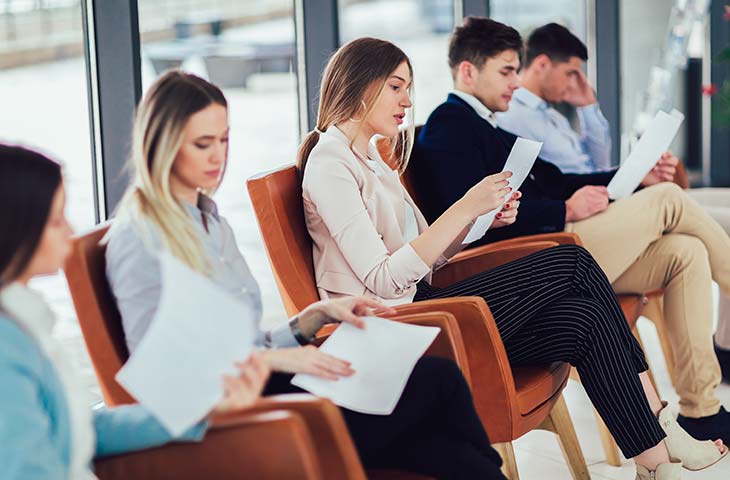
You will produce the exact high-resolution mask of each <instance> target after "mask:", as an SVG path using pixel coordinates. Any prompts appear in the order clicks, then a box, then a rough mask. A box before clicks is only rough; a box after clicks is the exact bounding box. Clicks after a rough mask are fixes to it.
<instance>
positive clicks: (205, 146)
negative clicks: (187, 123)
mask: <svg viewBox="0 0 730 480" xmlns="http://www.w3.org/2000/svg"><path fill="white" fill-rule="evenodd" d="M195 146H196V147H198V148H199V149H201V150H205V149H206V148H208V147H210V144H209V143H195Z"/></svg>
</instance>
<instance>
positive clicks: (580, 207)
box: [565, 185, 608, 222]
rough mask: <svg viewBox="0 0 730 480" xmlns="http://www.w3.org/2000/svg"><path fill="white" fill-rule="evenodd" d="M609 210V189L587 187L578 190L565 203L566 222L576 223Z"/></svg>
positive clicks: (593, 186)
mask: <svg viewBox="0 0 730 480" xmlns="http://www.w3.org/2000/svg"><path fill="white" fill-rule="evenodd" d="M607 208H608V189H607V188H606V187H601V186H595V185H587V186H585V187H582V188H580V189H579V190H577V191H576V192H575V193H574V194H573V195H572V196H571V197H570V198H569V199H568V200H566V201H565V221H566V222H576V221H578V220H583V219H585V218H588V217H592V216H593V215H595V214H597V213H600V212H602V211H604V210H605V209H607Z"/></svg>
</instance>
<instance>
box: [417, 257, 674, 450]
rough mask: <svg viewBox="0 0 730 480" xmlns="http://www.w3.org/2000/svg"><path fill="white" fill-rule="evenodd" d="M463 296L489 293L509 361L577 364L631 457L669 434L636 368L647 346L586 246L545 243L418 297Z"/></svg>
mask: <svg viewBox="0 0 730 480" xmlns="http://www.w3.org/2000/svg"><path fill="white" fill-rule="evenodd" d="M458 296H478V297H482V298H484V300H486V302H487V303H488V304H489V308H490V310H491V311H492V315H493V316H494V320H495V322H496V324H497V328H498V329H499V332H500V335H501V337H502V341H503V342H504V346H505V350H506V351H507V356H508V357H509V361H510V364H511V365H513V366H529V365H532V366H535V365H547V364H550V363H552V362H555V361H563V362H569V363H570V364H571V365H573V366H574V367H576V369H577V370H578V372H579V373H580V377H581V381H582V383H583V386H584V387H585V390H586V392H587V393H588V396H589V397H590V399H591V401H592V402H593V405H594V406H595V408H596V410H597V411H598V413H599V414H600V415H601V417H602V418H603V420H604V422H605V423H606V426H607V427H608V429H609V430H610V431H611V433H612V434H613V436H614V438H615V439H616V443H617V444H618V446H619V448H621V451H622V452H623V453H624V455H625V456H626V458H631V457H635V456H636V455H638V454H640V453H641V452H643V451H645V450H647V449H649V448H651V447H653V446H655V445H657V444H658V443H659V442H660V441H661V440H662V439H663V438H664V437H665V434H664V431H663V429H662V428H661V426H660V425H659V422H658V421H657V419H656V417H655V416H654V414H653V412H652V411H651V408H650V407H649V403H648V401H647V399H646V395H645V394H644V391H643V388H642V385H641V380H640V379H639V376H638V374H639V373H641V372H644V371H646V370H647V369H648V365H647V363H646V360H645V358H644V353H643V351H642V350H641V347H640V346H639V344H638V342H637V341H636V339H635V338H634V336H633V335H632V334H631V331H630V330H629V328H628V324H627V323H626V318H625V317H624V315H623V312H622V311H621V307H620V306H619V304H618V301H617V300H616V295H615V294H614V291H613V288H612V287H611V284H610V283H609V281H608V279H607V278H606V275H605V274H604V273H603V271H602V270H601V267H600V266H599V265H598V264H597V263H596V261H595V260H594V259H593V257H592V256H591V254H590V253H588V251H587V250H585V249H584V248H582V247H579V246H575V245H565V246H559V247H554V248H550V249H547V250H542V251H540V252H537V253H534V254H532V255H529V256H527V257H525V258H522V259H519V260H516V261H514V262H510V263H507V264H505V265H502V266H500V267H497V268H495V269H492V270H489V271H487V272H483V273H480V274H478V275H475V276H473V277H471V278H468V279H466V280H463V281H461V282H459V283H456V284H454V285H451V286H449V287H446V288H436V287H433V286H431V285H429V284H428V283H427V282H425V281H421V282H419V283H418V291H417V293H416V296H415V298H414V301H419V300H428V299H433V298H447V297H458Z"/></svg>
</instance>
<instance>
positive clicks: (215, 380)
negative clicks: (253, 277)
mask: <svg viewBox="0 0 730 480" xmlns="http://www.w3.org/2000/svg"><path fill="white" fill-rule="evenodd" d="M159 258H160V268H161V272H162V295H161V297H160V305H159V307H158V309H157V312H156V313H155V316H154V319H153V321H152V324H151V325H150V327H149V329H148V330H147V333H146V334H145V336H144V338H143V339H142V341H141V342H140V343H139V346H138V347H137V350H135V352H134V353H133V354H132V356H131V358H130V359H129V361H128V362H127V363H126V364H125V365H124V367H123V368H122V369H121V370H120V371H119V373H117V376H116V379H117V381H118V382H119V383H120V384H121V385H122V386H124V388H125V389H126V390H127V391H128V392H129V393H130V394H131V395H132V396H133V397H134V398H135V399H137V401H138V402H139V403H141V404H142V405H144V406H145V407H146V408H147V409H148V410H149V411H150V412H151V413H152V414H153V415H154V416H155V417H156V418H157V419H158V420H159V421H160V423H161V424H162V425H163V426H164V427H165V428H166V429H167V430H168V431H169V432H170V433H171V434H172V435H173V436H179V435H180V434H182V433H183V432H184V431H185V430H187V429H188V428H190V427H192V426H193V425H194V424H195V423H197V422H198V421H200V419H202V418H203V417H204V416H205V415H206V414H207V413H208V412H209V411H210V410H211V409H212V408H213V407H214V406H215V405H216V403H217V402H218V401H219V400H220V399H221V398H222V396H223V375H224V374H226V373H230V374H234V373H235V368H234V362H236V361H243V360H245V359H246V358H247V357H248V356H249V353H250V351H251V349H252V347H253V342H254V339H255V335H256V319H255V318H254V312H253V311H252V310H251V309H250V308H248V307H247V306H246V305H244V304H243V303H241V302H238V301H237V300H236V299H235V298H234V297H232V296H231V295H229V294H228V293H227V292H225V291H223V290H221V288H220V287H218V286H217V285H215V284H214V283H213V282H212V281H211V280H209V279H208V278H206V277H204V276H202V275H201V274H199V273H197V272H195V271H193V270H191V269H190V268H189V267H187V266H186V265H184V264H183V263H181V262H180V261H179V260H177V259H176V258H175V257H173V256H172V255H170V254H168V253H162V254H161V255H160V257H159Z"/></svg>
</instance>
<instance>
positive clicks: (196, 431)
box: [94, 405, 208, 457]
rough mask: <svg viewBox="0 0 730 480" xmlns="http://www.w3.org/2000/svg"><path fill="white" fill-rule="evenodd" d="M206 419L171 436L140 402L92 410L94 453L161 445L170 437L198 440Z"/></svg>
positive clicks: (200, 437) (116, 452)
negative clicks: (179, 433)
mask: <svg viewBox="0 0 730 480" xmlns="http://www.w3.org/2000/svg"><path fill="white" fill-rule="evenodd" d="M207 428H208V424H207V422H204V421H203V422H200V423H198V424H196V425H195V426H193V427H192V428H190V429H189V430H188V431H186V432H185V433H183V434H182V435H181V436H180V437H178V438H173V437H172V436H170V434H169V433H168V432H167V430H165V428H164V427H163V426H162V424H160V422H158V421H157V419H155V417H154V416H152V414H150V413H149V411H147V410H146V409H145V408H144V407H143V406H141V405H125V406H122V407H116V408H113V409H106V408H101V409H98V410H95V411H94V430H95V431H96V455H97V456H98V457H104V456H107V455H116V454H119V453H127V452H133V451H137V450H143V449H146V448H151V447H156V446H160V445H164V444H165V443H168V442H170V441H173V440H175V441H190V442H199V441H201V440H202V439H203V437H204V436H205V432H206V430H207Z"/></svg>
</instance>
